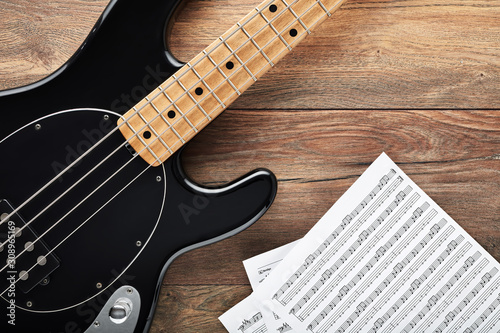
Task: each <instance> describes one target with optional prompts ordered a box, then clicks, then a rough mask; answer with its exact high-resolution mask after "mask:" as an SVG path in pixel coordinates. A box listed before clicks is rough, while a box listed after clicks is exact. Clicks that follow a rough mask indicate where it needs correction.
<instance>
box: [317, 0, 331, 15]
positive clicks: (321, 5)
mask: <svg viewBox="0 0 500 333" xmlns="http://www.w3.org/2000/svg"><path fill="white" fill-rule="evenodd" d="M316 2H317V3H318V4H319V5H320V7H321V8H322V9H323V10H324V11H325V13H326V15H328V17H330V16H332V13H330V11H329V10H328V9H327V8H326V7H325V5H323V3H322V2H321V0H316Z"/></svg>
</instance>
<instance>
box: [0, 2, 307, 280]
mask: <svg viewBox="0 0 500 333" xmlns="http://www.w3.org/2000/svg"><path fill="white" fill-rule="evenodd" d="M297 1H298V0H295V1H294V3H295V2H297ZM287 9H288V7H287V8H285V9H284V10H283V11H281V12H280V13H279V15H281V14H282V13H284V12H286V10H287ZM257 10H258V9H257ZM258 11H259V10H258ZM279 15H277V16H276V18H277V17H278V16H279ZM254 17H255V16H254ZM247 22H248V21H247ZM264 28H265V26H264V27H262V28H261V29H260V30H259V31H257V32H256V33H255V34H254V36H255V35H257V34H259V33H260V32H261V31H262V30H263V29H264ZM236 31H237V30H236ZM236 31H235V32H236ZM235 32H233V34H234V33H235ZM254 36H252V38H253V37H254ZM228 38H229V37H228ZM273 40H274V38H273ZM223 42H224V41H223ZM247 42H248V41H247ZM247 42H245V43H243V44H242V45H241V46H240V47H239V48H238V49H236V50H235V51H234V52H236V51H238V50H239V49H240V48H241V47H243V46H244V45H245V44H246V43H247ZM270 42H272V41H270ZM270 42H269V43H270ZM269 43H268V44H269ZM268 44H266V45H265V46H264V47H266V46H267V45H268ZM219 46H220V45H219ZM219 46H217V47H219ZM214 49H215V48H214ZM212 51H213V50H212ZM234 52H233V53H234ZM233 53H231V54H230V55H229V56H228V57H226V58H225V59H224V60H223V61H222V62H221V63H219V65H218V66H217V67H220V65H222V64H223V63H225V62H226V60H227V59H229V58H231V55H232V54H233ZM257 54H258V52H257V53H256V54H254V55H253V56H252V57H251V58H249V59H248V60H247V61H246V62H244V63H242V65H241V66H240V68H238V69H237V70H236V71H234V73H232V74H231V75H230V76H229V77H231V76H232V75H235V74H236V72H237V71H238V70H240V69H241V68H242V67H243V66H245V65H246V64H247V63H248V62H250V61H251V60H252V59H253V58H254V57H255V56H256V55H257ZM207 55H208V56H209V55H210V53H207ZM217 67H215V68H213V69H212V70H211V71H210V72H209V73H207V74H206V75H205V76H204V77H203V78H202V79H201V80H203V79H204V78H205V77H206V76H208V75H209V74H210V73H211V72H212V71H213V70H215V69H216V68H217ZM188 71H189V70H187V71H186V72H188ZM186 72H184V73H183V74H182V75H184V74H185V73H186ZM180 78H181V76H180V77H179V79H180ZM201 80H199V81H197V83H196V84H195V85H193V86H192V87H191V88H190V89H192V88H193V87H195V86H196V85H197V84H199V83H200V82H201ZM248 82H251V81H250V80H247V81H246V82H245V83H244V84H243V86H245V85H246V84H247V83H248ZM224 83H225V80H223V81H222V82H221V83H220V84H219V85H218V86H217V87H215V88H214V90H215V89H217V88H219V87H220V86H221V85H223V84H224ZM160 87H161V86H160ZM164 89H167V88H164ZM233 95H234V94H231V95H230V96H229V97H228V98H226V99H225V100H224V101H227V100H228V99H230V98H231V97H232V96H233ZM183 96H185V94H182V95H181V96H180V97H179V98H182V97H183ZM207 96H208V94H207V95H206V96H205V97H203V99H201V100H200V102H201V101H203V100H204V99H205V98H206V97H207ZM179 98H178V99H179ZM178 99H177V100H178ZM153 100H154V98H153V99H152V100H151V102H152V101H153ZM177 100H176V101H177ZM176 101H174V103H175V102H176ZM151 102H149V103H151ZM149 103H146V105H148V104H149ZM198 104H199V103H196V104H195V105H194V106H193V107H192V108H191V109H189V110H188V111H187V112H186V114H188V113H189V112H191V111H192V110H193V109H194V108H196V107H197V106H198ZM170 106H171V105H169V106H168V107H167V108H165V109H164V110H163V111H162V113H163V112H165V110H168V109H169V108H170ZM218 108H219V106H217V107H216V108H215V109H214V110H212V112H211V113H210V114H212V113H213V112H214V111H216V110H217V109H218ZM158 116H160V114H158V115H157V116H155V117H154V118H153V119H152V120H151V121H150V122H152V121H154V120H155V119H157V118H158ZM180 119H182V118H179V119H178V120H177V121H176V122H174V123H173V124H172V125H171V126H170V127H167V128H166V129H165V130H164V131H163V132H162V133H161V134H160V135H158V136H157V138H156V139H154V140H153V141H152V142H151V143H150V144H148V145H146V147H144V148H143V149H142V150H141V151H139V152H138V153H137V155H135V156H138V155H139V156H140V154H142V153H143V152H145V150H146V149H147V148H148V146H150V145H151V144H152V143H154V142H155V140H157V139H159V138H160V137H161V136H162V135H164V134H165V133H166V132H167V131H169V130H170V129H171V128H172V126H174V125H175V124H176V123H177V122H178V121H180ZM204 120H206V119H203V120H202V121H200V122H198V124H196V125H197V126H198V125H200V124H201V123H202V122H203V121H204ZM150 122H149V123H150ZM149 123H147V124H146V125H144V126H143V127H142V128H141V129H140V130H139V132H140V131H142V130H143V129H144V128H146V127H147V126H148V125H149ZM115 130H116V128H115V129H113V131H115ZM190 132H191V130H190V131H189V132H187V133H186V134H190ZM110 133H111V132H110ZM186 134H184V136H185V135H186ZM134 136H135V135H133V136H132V137H131V138H133V137H134ZM184 136H183V137H184ZM103 139H104V138H103ZM129 140H130V139H129ZM128 142H129V141H128V140H127V141H125V142H124V143H123V144H120V145H119V146H118V147H117V148H116V149H115V150H114V151H113V152H111V153H110V154H108V156H106V157H105V158H104V159H103V160H101V161H100V162H99V163H98V164H97V165H96V166H94V167H93V168H92V169H91V170H89V171H88V172H87V173H86V174H85V175H84V176H82V177H81V178H80V179H79V180H77V181H76V182H75V183H74V184H73V185H71V186H70V187H69V188H68V189H67V190H65V191H64V192H63V193H62V194H60V195H59V196H58V197H57V198H56V199H55V200H53V201H52V202H51V203H50V204H49V205H47V206H45V207H44V208H43V209H42V211H41V212H39V213H38V214H36V215H35V216H34V217H33V218H31V220H30V221H28V222H27V223H26V224H25V225H24V226H22V227H21V228H20V229H19V230H18V232H22V231H23V230H24V229H25V228H26V227H28V226H29V225H30V224H32V222H34V221H35V220H36V219H37V218H38V217H39V216H40V215H42V214H43V213H44V212H46V211H47V210H48V209H50V207H52V206H53V205H54V204H56V203H57V202H58V201H59V200H60V199H61V198H62V197H64V196H65V195H66V194H67V193H69V192H70V191H71V190H72V189H73V188H75V187H76V186H77V185H78V184H79V183H80V182H82V181H83V180H84V179H85V178H86V177H87V176H89V175H90V174H91V173H93V172H94V171H95V170H96V169H97V168H98V167H100V166H101V165H102V164H104V162H106V161H107V160H108V159H109V158H110V157H111V156H113V155H114V154H115V153H116V152H118V151H119V149H121V148H122V147H123V146H124V145H126V144H127V143H128ZM179 142H180V140H177V141H176V142H175V143H174V144H176V143H179ZM98 144H99V142H98V143H96V144H95V146H97V145H98ZM93 148H94V147H92V149H93ZM162 156H163V155H162ZM81 157H84V155H82V156H81ZM154 157H156V156H154ZM132 160H133V159H131V160H129V161H128V162H127V163H126V164H125V165H123V166H122V168H120V169H119V170H118V171H117V172H115V173H114V174H113V175H112V176H111V177H113V176H115V175H116V173H118V172H119V171H120V170H122V169H123V168H124V167H125V166H126V165H128V163H130V162H131V161H132ZM156 160H158V162H160V163H161V160H159V158H158V157H156ZM75 162H78V160H77V161H75ZM75 162H73V163H75ZM56 177H59V175H58V176H56ZM55 179H56V178H55ZM108 180H109V179H108ZM108 180H106V182H107V181H108ZM106 182H105V183H106ZM102 185H104V184H101V186H102ZM98 189H99V188H97V189H96V190H98ZM94 192H95V190H94ZM86 199H87V198H85V199H84V200H86ZM80 204H81V203H80ZM22 206H24V204H23V205H21V206H20V207H18V208H17V210H16V211H14V212H13V213H11V216H12V215H13V214H14V213H16V212H18V211H19V209H20V208H21V207H22ZM75 208H77V207H74V209H75ZM8 219H9V216H7V217H5V219H4V221H7V220H8ZM4 221H2V222H0V224H2V223H3V222H4ZM7 242H8V239H7V240H6V241H5V242H4V243H2V244H0V247H2V246H4V245H5V244H6V243H7ZM1 271H2V270H0V272H1Z"/></svg>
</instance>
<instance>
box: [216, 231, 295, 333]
mask: <svg viewBox="0 0 500 333" xmlns="http://www.w3.org/2000/svg"><path fill="white" fill-rule="evenodd" d="M297 243H298V241H294V242H291V243H288V244H285V245H283V246H280V247H278V248H276V249H273V250H271V251H267V252H264V253H262V254H259V255H257V256H255V257H252V258H249V259H247V260H244V261H243V265H244V266H245V270H246V272H247V276H248V279H249V281H250V285H251V286H252V289H254V290H255V288H257V286H258V285H259V284H260V283H261V282H262V281H264V279H265V278H266V277H267V276H268V275H269V273H271V271H272V270H273V269H274V268H275V267H276V266H277V265H278V264H279V263H280V262H281V260H282V259H283V258H284V257H285V256H286V255H287V254H288V252H290V250H291V249H292V248H293V247H294V246H295V245H296V244H297ZM256 303H257V301H256V300H255V299H254V297H253V294H252V295H250V296H248V297H247V298H245V299H244V300H242V301H241V302H239V303H238V304H237V305H236V306H234V307H232V308H231V309H230V310H229V311H227V312H226V313H224V314H223V315H222V316H220V317H219V320H220V321H221V322H222V324H223V325H224V327H226V329H227V330H228V332H231V333H233V332H234V333H236V332H238V333H242V332H245V333H262V332H267V331H268V330H267V325H266V322H265V321H264V318H263V316H262V314H261V312H260V310H259V307H258V306H257V305H256ZM279 319H280V318H279V317H278V316H276V315H274V314H273V317H272V320H273V321H278V323H276V324H273V325H272V326H273V327H274V326H276V325H278V326H280V325H281V327H284V328H285V329H287V324H286V323H281V321H280V320H279ZM285 329H283V330H282V332H287V331H288V332H291V328H290V329H288V330H286V331H285Z"/></svg>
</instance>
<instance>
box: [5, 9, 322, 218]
mask: <svg viewBox="0 0 500 333" xmlns="http://www.w3.org/2000/svg"><path fill="white" fill-rule="evenodd" d="M274 1H275V0H270V2H269V3H268V4H267V5H266V6H265V7H266V8H267V6H268V5H269V4H271V3H273V2H274ZM296 1H298V0H295V1H294V3H295V2H296ZM318 1H319V0H318ZM284 11H285V10H284ZM284 11H282V12H281V13H280V14H282V13H283V12H284ZM258 14H259V13H255V14H254V15H253V16H252V17H251V18H249V19H248V20H247V21H246V22H244V23H243V25H245V24H247V23H248V22H250V21H251V20H252V19H254V18H255V17H257V15H258ZM279 16H280V15H277V16H276V18H277V17H279ZM273 20H274V19H273ZM263 28H264V27H263ZM263 28H262V29H263ZM238 30H239V29H236V30H235V31H233V32H232V33H231V34H230V35H229V36H228V37H227V38H226V39H225V40H222V41H221V42H219V43H218V44H217V46H215V47H214V48H213V49H212V50H211V51H210V52H212V51H214V50H216V49H217V48H218V47H220V46H221V45H222V44H223V43H224V42H225V41H226V40H227V39H229V38H230V37H232V36H233V35H234V34H235V33H236V32H237V31H238ZM246 43H247V42H245V43H243V44H242V45H241V46H240V47H238V48H237V49H236V50H234V53H236V52H237V51H239V50H240V48H242V47H243V46H245V44H246ZM231 55H232V53H231V54H230V55H229V56H228V57H226V59H224V61H223V62H221V63H220V64H219V65H221V64H222V63H224V62H225V61H226V60H227V59H229V58H230V57H231ZM204 58H205V57H202V58H200V59H199V60H198V61H197V62H196V63H195V64H194V65H193V66H196V65H197V64H198V63H200V62H201V61H202V60H203V59H204ZM216 68H217V67H216ZM216 68H214V69H212V70H211V71H210V72H209V73H207V74H206V75H205V76H204V77H203V78H201V80H198V81H197V82H196V83H195V84H194V85H193V86H191V87H190V88H189V90H191V89H192V88H194V87H195V86H196V85H198V84H199V83H200V82H201V81H203V79H204V78H205V77H207V76H208V75H209V74H211V72H212V71H213V70H215V69H216ZM181 69H182V68H180V69H179V71H180V70H181ZM190 70H191V69H190V68H187V69H186V70H185V71H184V72H183V73H182V74H179V75H178V77H177V78H175V79H174V80H172V82H171V83H169V85H167V86H165V87H164V88H162V89H160V91H159V92H158V93H157V94H156V95H155V96H154V97H153V98H152V99H151V100H154V99H156V98H157V97H158V96H160V95H161V94H162V93H165V94H166V92H165V91H166V89H168V88H170V87H171V86H172V85H174V84H175V83H178V82H180V81H179V80H180V79H181V78H182V77H183V76H184V75H185V74H186V73H188V72H189V71H190ZM235 72H236V71H235ZM232 75H233V74H231V75H230V76H229V77H231V76H232ZM171 77H172V76H171ZM169 79H170V78H169ZM169 79H167V80H165V81H164V82H163V83H165V82H166V81H168V80H169ZM163 83H162V84H163ZM159 87H161V85H160V86H159ZM155 90H156V89H155ZM153 91H154V90H153ZM184 96H186V93H183V94H181V96H179V97H178V98H177V99H176V100H174V101H172V102H171V104H170V105H168V107H166V108H164V109H163V111H162V112H161V113H160V114H158V115H157V116H155V117H154V118H153V119H152V120H151V121H150V122H152V121H154V120H156V119H157V118H158V117H159V116H160V115H161V114H163V113H164V112H165V111H166V110H168V109H169V108H171V107H172V106H173V105H175V103H176V102H177V101H178V100H179V99H181V98H182V97H184ZM207 96H208V95H207ZM207 96H205V97H203V98H202V99H201V100H200V102H201V101H203V100H204V99H205V98H206V97H207ZM143 100H144V99H143ZM140 102H142V100H141V101H140ZM140 102H139V103H140ZM150 104H151V103H150V102H149V101H148V102H147V103H145V104H144V105H143V106H141V107H140V108H139V109H138V110H137V109H135V106H134V107H132V109H134V111H135V112H133V113H131V114H130V116H129V117H128V118H126V119H124V120H123V122H122V123H120V124H119V125H118V126H116V127H115V128H113V130H111V131H110V132H109V133H107V134H106V135H105V136H104V137H103V138H101V139H100V140H99V141H98V142H96V143H95V144H94V145H93V146H92V147H90V148H89V150H87V151H85V152H84V153H83V154H82V155H80V156H79V157H78V158H77V159H76V160H75V161H73V162H72V163H70V164H69V165H68V166H67V167H66V168H64V169H63V170H62V171H60V172H59V174H57V175H56V176H55V177H54V178H52V179H51V180H50V181H49V182H48V183H47V184H45V185H44V186H43V187H41V188H40V189H39V190H38V191H36V192H35V193H34V194H32V195H31V196H30V197H29V198H28V199H26V200H25V201H24V202H23V203H22V204H21V205H19V206H18V207H17V208H16V209H14V210H13V211H12V212H11V213H8V214H7V215H6V216H5V217H4V218H3V219H0V225H1V224H3V223H5V222H7V221H8V220H9V219H10V218H11V217H12V216H14V214H16V213H18V212H19V211H20V210H21V209H22V208H23V207H24V206H26V205H27V204H28V203H29V202H31V200H33V199H34V198H35V197H36V196H38V195H39V194H40V193H41V192H43V191H44V190H45V189H47V188H48V187H49V186H50V185H52V184H53V183H54V182H55V181H56V180H57V179H59V178H60V177H62V175H64V174H65V173H66V172H68V171H69V170H70V169H72V168H73V167H74V166H75V165H76V164H77V163H80V161H81V160H82V159H83V158H84V157H86V156H87V155H88V154H90V153H91V152H92V151H93V150H94V149H95V148H97V147H98V146H99V145H100V144H101V143H102V142H104V141H105V140H106V139H108V138H109V137H110V136H111V135H112V134H113V133H115V132H116V131H117V130H118V129H119V128H120V127H121V126H124V125H126V124H127V123H128V121H129V120H130V119H132V118H133V117H135V116H136V115H137V114H139V112H140V111H141V110H143V108H144V107H146V106H147V105H150ZM188 112H189V111H188ZM186 114H187V113H186ZM184 118H185V114H184V115H183V116H182V117H179V119H177V120H176V121H175V122H173V123H172V125H170V127H168V128H167V130H169V129H171V128H172V127H173V126H174V125H175V124H177V122H178V121H180V120H181V119H184ZM150 122H148V123H147V124H146V125H144V126H143V127H142V128H141V129H139V132H141V131H142V130H144V129H145V128H146V127H148V125H149V123H150ZM135 136H138V133H136V134H133V135H132V136H130V137H129V138H126V140H125V141H124V142H123V144H121V145H120V146H119V147H118V148H117V149H116V151H117V150H118V149H120V148H122V147H124V146H125V145H126V144H127V143H129V142H130V140H131V139H133V138H134V137H135ZM116 151H113V153H112V154H114V153H115V152H116ZM108 157H110V156H108ZM108 157H107V158H108ZM107 158H106V159H107Z"/></svg>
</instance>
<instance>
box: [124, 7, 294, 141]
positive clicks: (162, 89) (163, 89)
mask: <svg viewBox="0 0 500 333" xmlns="http://www.w3.org/2000/svg"><path fill="white" fill-rule="evenodd" d="M297 1H298V0H294V3H296V2H297ZM273 2H274V0H270V1H269V2H268V4H271V3H273ZM266 6H267V5H266ZM258 12H259V13H260V12H261V11H260V10H258ZM283 12H284V11H282V12H281V13H280V14H282V13H283ZM256 16H257V14H254V15H253V16H252V17H250V18H249V19H248V20H247V21H246V22H244V23H243V24H244V25H245V24H247V23H248V22H250V21H251V20H252V19H254V18H255V17H256ZM276 17H278V16H276ZM276 17H275V18H274V19H276ZM274 19H272V20H271V21H270V22H272V21H273V20H274ZM266 21H267V20H266ZM263 28H264V27H263ZM263 28H261V29H260V30H259V31H258V32H260V31H261V30H262V29H263ZM236 31H237V30H235V31H233V32H232V33H231V34H230V35H229V36H228V38H229V37H231V36H233V35H234V34H235V33H236ZM258 32H257V33H258ZM280 37H281V36H280ZM219 39H220V40H221V41H222V42H223V43H219V44H218V45H216V46H215V47H214V48H213V49H212V50H214V49H216V48H218V47H220V46H221V45H222V44H226V47H227V46H228V45H227V43H226V42H225V40H224V39H223V38H222V37H219ZM284 42H285V44H287V43H286V41H284ZM245 44H246V42H245V43H244V44H242V45H240V46H239V47H238V48H237V49H236V51H238V50H239V49H240V48H241V47H243V46H244V45H245ZM287 45H288V44H287ZM288 48H289V50H291V47H288ZM229 49H230V50H231V48H229ZM235 56H236V55H235ZM229 58H230V56H229V57H226V59H225V60H227V59H229ZM201 60H202V59H199V60H198V61H197V62H196V64H198V63H199V62H201ZM196 64H195V65H196ZM185 73H187V70H186V71H185V72H184V73H182V74H180V76H182V75H184V74H185ZM250 73H251V72H250ZM208 74H210V72H209V73H207V74H206V75H208ZM206 75H205V76H206ZM172 77H174V80H173V82H172V83H170V84H169V85H168V86H166V87H165V88H161V85H160V86H159V88H160V92H159V93H157V94H156V95H155V96H154V97H153V98H152V99H155V98H157V97H158V96H159V95H160V94H162V93H163V94H165V90H166V89H168V88H169V87H171V86H172V85H173V84H174V83H175V82H177V81H178V79H177V77H176V76H175V75H172ZM254 81H255V79H254ZM165 95H166V94H165ZM166 96H167V95H166ZM181 97H182V96H180V97H179V98H177V99H176V100H175V101H172V99H171V98H169V97H168V96H167V98H168V99H169V101H170V102H171V103H175V102H176V101H178V100H179V99H180V98H181ZM173 105H174V106H175V108H176V109H177V110H178V111H179V112H181V111H180V109H179V108H178V107H177V106H176V105H175V104H173ZM144 107H145V105H143V106H141V107H140V108H139V110H137V109H136V108H135V107H133V109H134V110H135V113H134V114H132V115H130V116H129V117H128V118H126V119H124V122H127V121H128V120H130V119H132V117H134V116H135V115H136V114H137V112H139V111H140V110H142V108H144ZM165 110H166V109H165ZM181 113H182V112H181ZM186 119H187V118H186ZM153 120H154V119H153ZM120 126H122V124H120V125H119V126H118V127H117V129H118V128H119V127H120ZM144 127H145V126H144ZM144 127H143V128H144ZM195 131H196V132H198V130H197V129H195ZM132 137H133V135H132ZM132 137H130V138H128V139H126V141H127V142H128V141H129V140H130V139H131V138H132Z"/></svg>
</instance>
